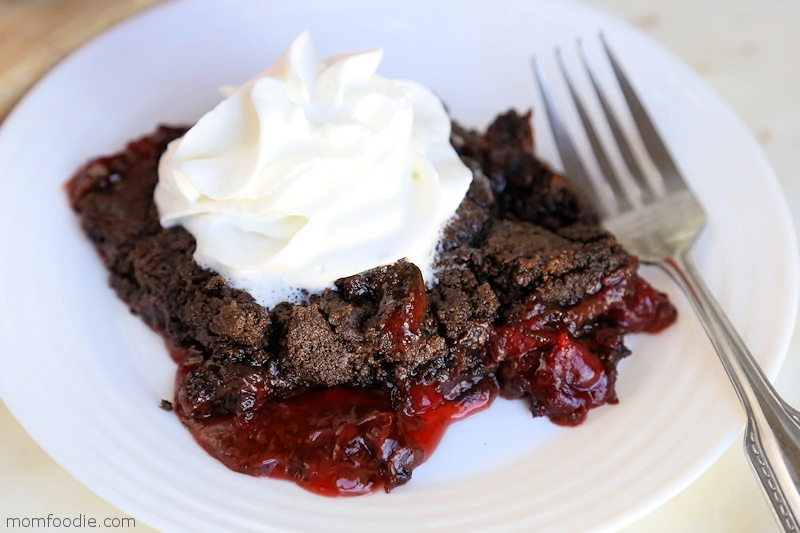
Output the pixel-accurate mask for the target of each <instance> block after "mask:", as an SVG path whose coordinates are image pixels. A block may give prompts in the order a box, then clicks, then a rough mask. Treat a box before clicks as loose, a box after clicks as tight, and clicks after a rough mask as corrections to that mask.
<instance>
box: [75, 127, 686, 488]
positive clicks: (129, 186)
mask: <svg viewBox="0 0 800 533" xmlns="http://www.w3.org/2000/svg"><path fill="white" fill-rule="evenodd" d="M529 119H530V116H529V115H520V114H518V113H516V112H514V111H510V112H508V113H506V114H504V115H502V116H499V117H498V118H497V119H496V120H495V121H494V123H492V124H491V125H490V126H489V127H488V129H487V130H486V131H485V132H484V133H479V132H476V131H471V130H467V129H464V128H462V127H460V126H458V125H457V124H454V125H453V129H452V135H451V143H452V145H453V147H454V148H455V149H456V151H457V153H458V155H459V156H460V157H461V159H462V161H463V162H464V163H465V164H466V165H467V166H468V167H469V169H471V171H472V173H473V179H472V184H471V186H470V188H469V191H468V193H467V195H466V197H465V198H464V200H463V201H462V203H461V205H460V206H459V208H458V210H457V213H456V216H455V218H453V219H452V220H451V222H450V223H449V225H448V226H447V227H446V229H445V231H444V233H443V236H442V238H441V242H440V244H439V247H438V251H437V255H436V259H435V264H434V270H435V272H436V281H435V282H434V283H433V284H429V285H428V286H426V284H425V281H424V280H423V278H422V275H421V273H420V270H419V268H417V266H415V265H414V264H412V263H410V262H407V261H398V262H396V263H393V264H389V265H386V266H381V267H378V268H374V269H372V270H368V271H365V272H362V273H360V274H357V275H354V276H350V277H346V278H342V279H339V280H337V281H336V283H335V287H334V288H330V289H326V290H324V291H322V292H321V293H319V294H312V295H310V296H308V298H307V299H306V300H305V301H303V302H300V303H288V302H283V303H280V304H278V305H276V306H274V307H272V308H265V307H263V306H261V305H259V304H258V303H257V302H256V301H255V299H254V298H253V297H252V296H251V295H250V294H248V293H247V292H244V291H242V290H239V289H236V288H234V287H232V286H231V285H230V284H229V283H227V282H226V281H225V279H223V278H222V277H221V276H220V275H218V274H217V273H215V272H214V271H211V270H209V269H205V268H202V267H200V266H199V265H198V264H197V263H196V262H195V261H194V259H193V253H194V250H195V239H194V238H193V236H192V235H191V234H190V233H189V232H187V231H186V230H185V229H184V228H183V227H181V226H174V227H170V228H164V227H162V225H161V224H160V222H159V215H158V212H157V209H156V206H155V205H154V201H153V189H154V187H155V186H156V183H157V181H158V173H157V167H158V163H159V158H160V156H161V154H162V153H163V152H164V151H165V149H166V147H167V144H168V143H169V142H170V141H172V140H173V139H175V138H178V137H180V136H181V135H183V134H184V133H185V131H186V130H185V129H183V128H168V127H161V128H159V129H158V130H157V131H156V132H155V133H153V134H152V135H150V136H147V137H144V138H142V139H139V140H136V141H134V142H132V143H130V144H129V145H128V146H127V148H126V149H125V150H124V151H123V152H121V153H118V154H116V155H112V156H109V157H104V158H100V159H97V160H95V161H92V162H90V163H88V164H87V165H85V166H84V167H83V168H82V169H80V170H79V171H78V172H77V174H76V175H75V176H74V177H73V178H72V179H71V180H70V181H69V182H68V184H67V191H68V194H69V200H70V202H71V205H72V207H73V209H74V210H75V211H76V213H78V215H79V217H80V220H81V223H82V226H83V229H84V230H85V232H86V234H87V235H88V237H89V238H90V239H91V241H92V242H93V243H94V245H95V247H96V249H97V251H98V252H99V255H100V257H101V259H102V260H103V262H104V263H105V265H106V266H107V267H108V270H109V272H110V283H111V285H112V287H113V288H114V290H115V291H116V292H117V294H118V295H119V297H120V298H121V299H122V300H124V301H125V302H127V304H128V305H129V307H130V309H131V310H132V311H133V312H134V313H135V314H137V315H139V316H140V317H141V318H142V319H143V320H144V321H145V322H147V324H148V325H149V326H150V327H151V328H153V329H154V330H155V331H157V332H158V333H159V334H160V335H162V336H163V338H164V339H165V341H166V343H167V345H168V347H169V350H170V352H171V354H172V356H173V358H174V359H175V361H176V362H177V363H178V371H177V376H176V382H175V383H176V386H175V397H174V400H173V405H174V410H175V412H176V413H177V415H178V417H179V418H180V420H181V422H182V423H183V424H184V425H185V426H186V427H187V428H188V429H189V430H190V431H191V432H192V434H193V435H194V437H195V439H196V440H197V442H198V443H199V444H200V445H201V446H202V447H203V448H204V449H205V450H207V451H208V453H210V454H211V455H212V456H214V457H215V458H217V459H219V460H220V461H222V462H223V463H224V464H225V465H227V466H228V467H229V468H231V469H233V470H236V471H240V472H244V473H248V474H252V475H259V476H272V477H278V478H286V479H291V480H293V481H294V482H296V483H298V484H299V485H301V486H303V487H305V488H307V489H309V490H312V491H315V492H317V493H321V494H326V495H348V494H363V493H368V492H372V491H374V490H376V489H378V488H381V487H383V488H384V489H385V490H386V491H389V490H391V489H393V488H394V487H396V486H398V485H401V484H404V483H406V482H407V481H408V480H409V479H410V477H411V473H412V470H413V469H414V468H415V467H417V466H418V465H419V464H420V463H422V462H423V461H424V460H425V459H426V458H427V457H428V456H429V455H430V453H431V452H432V451H433V449H434V447H435V446H436V443H437V442H438V440H439V438H440V437H441V435H442V433H443V431H444V429H445V427H446V426H447V425H448V424H449V423H450V422H452V421H454V420H457V419H459V418H462V417H464V416H467V415H468V414H470V413H472V412H475V411H477V410H480V409H483V408H485V407H487V406H488V405H489V404H490V403H491V402H492V400H493V399H494V398H495V397H496V396H497V395H498V394H499V395H501V396H503V397H506V398H520V399H522V400H524V401H526V402H527V403H528V405H529V406H530V410H531V412H532V413H533V415H534V416H537V417H539V416H547V417H549V418H550V420H552V421H553V422H555V423H557V424H563V425H576V424H579V423H580V422H581V421H583V420H584V418H585V417H586V416H587V412H588V411H589V410H590V409H592V408H595V407H598V406H600V405H603V404H606V403H616V402H617V397H616V394H615V392H614V384H615V381H616V377H617V363H618V361H619V360H620V359H622V358H623V357H625V356H627V355H628V354H629V351H628V349H627V348H626V347H625V345H624V344H623V336H624V335H625V334H626V333H630V332H642V331H644V332H657V331H659V330H661V329H663V328H665V327H667V326H669V325H670V324H671V323H672V322H673V321H674V320H675V309H674V308H673V307H672V305H671V304H670V303H669V302H668V300H667V298H666V296H665V295H664V294H662V293H659V292H657V291H655V290H653V289H652V288H651V287H650V286H649V285H648V284H647V283H646V282H645V281H644V280H642V279H641V278H639V277H638V275H637V260H636V258H635V257H632V256H630V255H629V254H628V253H626V252H625V250H623V249H622V248H621V247H620V245H619V244H618V243H617V242H616V240H615V239H614V237H613V236H612V235H610V234H609V233H607V232H606V231H604V230H603V229H602V228H601V227H600V226H599V225H598V218H597V215H596V213H595V211H594V210H593V208H592V206H591V205H590V203H589V202H588V201H587V199H586V198H585V197H584V196H583V195H582V194H581V193H580V192H579V191H577V190H576V189H575V188H574V187H573V186H572V185H571V184H570V183H569V182H568V181H567V180H566V179H565V178H564V177H563V176H561V175H560V174H558V173H556V172H554V171H553V170H551V169H550V168H549V167H548V166H547V165H546V164H544V163H543V162H541V161H540V160H538V159H537V158H536V157H535V156H534V154H533V138H532V132H531V128H530V120H529Z"/></svg>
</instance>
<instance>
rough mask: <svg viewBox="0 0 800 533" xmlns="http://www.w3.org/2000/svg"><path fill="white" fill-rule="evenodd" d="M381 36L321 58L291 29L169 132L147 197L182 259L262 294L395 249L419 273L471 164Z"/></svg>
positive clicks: (261, 297) (385, 260)
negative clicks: (176, 234) (381, 68)
mask: <svg viewBox="0 0 800 533" xmlns="http://www.w3.org/2000/svg"><path fill="white" fill-rule="evenodd" d="M382 56H383V51H382V50H381V49H373V50H367V51H364V52H357V53H349V54H341V55H336V56H332V57H329V58H327V59H324V60H323V59H320V58H319V57H318V56H317V54H316V52H315V51H314V48H313V46H312V43H311V39H310V37H309V35H308V33H306V32H304V33H302V34H301V35H300V36H298V37H297V38H296V39H295V41H294V42H293V43H292V44H291V46H290V48H289V50H288V51H287V52H286V54H285V55H284V56H283V57H282V58H281V59H279V60H278V61H277V62H276V63H275V64H274V65H273V66H272V67H270V68H269V69H267V70H266V71H265V72H264V73H262V74H261V75H259V76H257V77H255V78H253V79H251V80H250V81H248V82H247V83H245V84H244V85H243V86H241V87H239V88H236V89H227V90H226V91H225V92H226V93H227V98H226V99H225V100H224V101H222V102H221V103H220V104H219V105H217V106H216V107H215V108H214V109H213V110H212V111H210V112H209V113H208V114H206V115H205V116H203V117H202V118H201V119H200V120H199V121H198V122H197V124H196V125H195V126H194V127H193V128H191V129H190V130H189V131H188V132H187V133H186V135H185V136H184V137H183V138H181V139H178V140H176V141H174V142H173V143H172V144H170V146H169V148H168V150H167V152H166V153H165V155H164V156H163V157H162V159H161V162H160V165H159V184H158V186H157V187H156V192H155V202H156V205H157V207H158V210H159V214H160V217H161V223H162V225H164V226H165V227H169V226H172V225H178V224H180V225H182V226H184V227H185V228H186V229H187V230H188V231H189V232H190V233H191V234H192V235H193V236H194V237H195V239H196V241H197V249H196V252H195V260H196V261H197V262H198V263H199V264H200V265H202V266H205V267H208V268H211V269H213V270H216V271H217V272H219V273H220V274H221V275H222V276H223V277H225V278H227V279H228V281H229V282H230V283H231V284H233V285H234V286H236V287H238V288H241V289H244V290H247V291H248V292H250V293H251V294H253V296H254V297H255V298H256V299H257V300H258V301H259V303H261V304H262V305H265V306H272V305H274V304H275V303H277V302H279V301H281V300H284V299H288V300H293V299H296V297H297V295H298V294H299V292H300V290H305V291H308V292H317V291H320V290H322V289H324V288H326V287H329V286H331V285H332V284H333V282H334V281H335V280H336V279H338V278H341V277H345V276H350V275H353V274H357V273H359V272H362V271H364V270H367V269H370V268H374V267H377V266H381V265H384V264H389V263H392V262H394V261H397V260H399V259H402V258H406V259H408V260H409V261H411V262H413V263H415V264H416V265H417V266H418V267H420V269H421V270H422V272H423V275H424V276H425V278H426V280H427V281H430V280H431V263H432V261H433V256H434V252H435V248H436V244H437V242H438V240H439V237H440V234H441V231H442V228H443V227H444V225H445V224H446V223H447V221H448V220H449V219H450V218H452V216H453V214H454V213H455V210H456V208H457V207H458V205H459V203H460V202H461V200H462V199H463V197H464V195H465V193H466V191H467V189H468V187H469V184H470V180H471V178H472V175H471V172H470V171H469V169H468V168H466V166H465V165H464V164H463V163H462V162H461V160H460V159H459V157H458V155H457V154H456V153H455V151H454V149H453V148H452V146H451V145H450V119H449V117H448V116H447V113H446V111H445V110H444V106H443V105H442V103H441V102H440V101H439V99H438V98H437V97H436V96H434V94H433V93H432V92H431V91H430V90H428V89H426V88H425V87H423V86H421V85H419V84H417V83H414V82H411V81H397V80H389V79H386V78H383V77H381V76H379V75H377V74H375V71H376V69H377V68H378V64H379V63H380V61H381V58H382Z"/></svg>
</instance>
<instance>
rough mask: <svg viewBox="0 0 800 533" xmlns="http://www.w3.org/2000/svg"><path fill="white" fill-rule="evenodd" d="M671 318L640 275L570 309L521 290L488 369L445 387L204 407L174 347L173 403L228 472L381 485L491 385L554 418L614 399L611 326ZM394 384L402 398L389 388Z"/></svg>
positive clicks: (186, 355) (347, 485)
mask: <svg viewBox="0 0 800 533" xmlns="http://www.w3.org/2000/svg"><path fill="white" fill-rule="evenodd" d="M423 294H424V293H423ZM393 301H394V300H393ZM397 302H399V303H398V305H389V306H387V309H395V311H392V312H389V313H388V314H387V316H389V317H391V318H392V319H393V320H390V321H388V322H387V329H389V330H391V331H392V332H393V333H394V334H395V335H393V337H394V340H395V344H396V345H397V346H398V347H400V346H402V343H401V342H400V340H399V339H400V337H401V335H400V334H399V332H400V331H401V330H405V331H406V333H409V334H410V333H411V332H412V331H413V330H414V329H415V326H416V325H415V324H414V323H413V320H412V323H411V324H408V321H406V320H402V321H401V320H399V319H398V317H399V316H400V313H398V312H396V310H397V309H398V308H404V309H405V310H406V311H408V314H409V315H412V316H417V315H418V313H417V312H412V309H414V308H415V305H414V303H415V301H414V298H413V297H412V298H410V299H405V300H403V299H399V300H397ZM416 303H419V302H416ZM598 313H602V314H600V315H599V316H598ZM394 319H396V320H394ZM674 319H675V312H674V309H673V308H672V307H671V305H670V304H669V303H668V301H667V299H666V296H665V295H664V294H662V293H659V292H657V291H655V290H653V289H652V287H650V286H649V285H648V284H647V283H646V282H644V281H642V280H638V281H637V282H636V285H635V287H634V290H633V291H632V292H631V293H630V294H626V291H625V290H624V287H620V286H614V285H612V286H610V287H607V288H606V289H603V291H601V292H600V293H598V294H596V295H594V296H593V297H590V298H587V299H586V300H585V301H584V302H582V303H581V304H578V305H577V306H573V307H570V308H559V307H557V306H552V305H546V304H542V303H539V302H536V301H535V300H533V299H532V300H531V301H529V302H528V305H527V306H526V307H525V309H524V311H522V312H520V313H519V314H517V315H516V316H513V317H511V318H510V319H509V320H508V321H507V322H506V323H505V324H504V325H502V326H499V327H496V328H495V332H494V342H493V344H492V356H493V358H494V359H495V360H496V361H498V363H499V364H498V367H497V373H496V376H487V377H484V378H483V379H479V380H477V381H476V382H475V383H473V384H472V385H471V386H469V387H468V388H467V389H466V390H463V392H461V393H460V394H458V395H457V396H456V397H455V398H446V397H445V394H443V393H442V391H441V390H440V388H441V387H440V386H439V385H437V384H421V383H404V384H402V387H395V388H394V389H386V390H373V389H362V388H347V387H332V388H326V389H314V390H308V391H305V392H301V393H299V394H297V395H295V396H292V397H289V398H284V399H278V398H276V399H271V400H268V401H266V402H264V403H262V404H260V405H258V406H257V407H256V408H253V409H249V410H243V411H240V412H237V413H235V414H223V415H211V416H207V417H205V418H198V417H197V414H198V413H192V412H191V410H190V409H188V408H183V405H182V403H181V397H180V384H181V380H182V378H183V377H184V376H185V375H186V374H187V373H188V372H191V371H192V369H193V368H194V367H195V366H196V363H195V362H194V361H196V359H197V358H196V357H193V356H192V353H191V351H188V352H187V351H186V350H176V349H173V350H172V352H173V357H174V358H175V360H176V361H178V362H179V363H181V366H180V369H179V372H178V378H177V385H178V391H179V392H178V394H177V398H176V405H177V413H178V416H179V418H180V419H181V421H182V422H183V423H184V424H185V425H186V426H187V427H188V428H189V430H190V431H191V433H192V435H193V436H194V438H195V439H196V440H197V442H198V443H199V444H200V445H201V446H202V447H203V448H204V449H205V450H206V451H207V452H208V453H209V454H210V455H211V456H213V457H215V458H217V459H218V460H219V461H221V462H222V463H223V464H225V465H226V466H227V467H228V468H230V469H232V470H234V471H237V472H242V473H245V474H250V475H255V476H268V477H273V478H278V479H286V480H291V481H294V482H295V483H297V484H298V485H299V486H301V487H303V488H305V489H307V490H309V491H312V492H314V493H317V494H321V495H325V496H356V495H362V494H367V493H371V492H374V491H376V490H378V489H380V488H383V489H384V490H386V491H387V492H388V491H390V490H392V489H393V488H395V487H397V486H399V485H402V484H404V483H406V482H407V481H408V480H409V479H410V478H411V472H412V471H413V470H414V468H416V467H417V466H419V465H420V464H421V463H422V462H423V461H425V460H426V459H427V458H428V457H430V455H431V454H432V453H433V451H434V449H435V448H436V446H437V444H438V443H439V441H440V440H441V438H442V435H443V434H444V431H445V429H446V428H447V426H448V425H450V424H451V423H453V422H455V421H457V420H460V419H463V418H465V417H467V416H469V415H471V414H473V413H475V412H478V411H480V410H482V409H484V408H486V407H488V406H489V405H490V404H491V403H492V401H493V400H494V398H495V397H496V395H497V393H498V391H499V392H500V393H501V394H502V395H503V396H506V397H509V398H527V399H528V401H529V403H530V406H531V411H532V413H533V414H534V415H535V416H547V417H549V418H550V419H551V420H552V421H553V422H555V423H558V424H563V425H576V424H579V423H580V422H581V421H583V420H584V418H585V417H586V414H587V412H588V411H589V409H591V408H594V407H597V406H600V405H603V404H605V403H616V396H615V395H614V392H613V391H614V388H613V381H614V378H615V375H616V371H615V366H616V362H617V360H618V359H619V357H621V356H624V355H627V352H626V351H625V349H624V346H623V345H622V336H623V335H624V334H625V333H626V332H629V331H649V332H655V331H659V330H661V329H663V328H664V327H666V326H668V325H669V324H670V323H672V322H673V321H674ZM399 324H401V325H399ZM401 391H402V392H401ZM393 393H394V394H396V395H397V394H399V395H401V396H402V399H401V400H400V401H397V398H392V394H393ZM393 400H394V401H393ZM398 404H399V405H402V407H401V408H396V406H397V405H398ZM193 415H194V416H193Z"/></svg>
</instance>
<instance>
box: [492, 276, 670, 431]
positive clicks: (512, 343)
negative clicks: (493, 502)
mask: <svg viewBox="0 0 800 533" xmlns="http://www.w3.org/2000/svg"><path fill="white" fill-rule="evenodd" d="M676 316H677V315H676V311H675V308H674V307H673V306H672V305H671V304H670V303H669V301H668V300H667V296H666V295H665V294H663V293H660V292H658V291H656V290H654V289H653V288H652V287H651V286H650V285H649V284H648V283H647V282H645V281H643V280H641V279H637V280H636V282H635V284H634V287H633V290H631V291H628V290H627V287H626V286H625V284H624V283H619V284H611V285H608V286H607V287H605V288H604V289H602V290H601V291H599V292H598V293H596V294H594V295H592V296H590V297H587V298H585V299H584V300H583V301H582V302H581V303H579V304H578V305H575V306H573V307H568V308H561V307H558V306H554V305H550V304H545V303H541V302H537V301H535V300H531V301H529V302H528V303H527V305H526V306H525V309H524V310H523V311H522V312H520V313H518V314H517V315H516V316H513V317H511V318H510V319H509V320H508V321H507V322H506V324H504V325H502V326H500V327H498V328H496V331H495V337H494V343H493V349H492V351H493V354H492V355H493V357H494V358H495V360H496V361H498V362H499V366H498V381H499V382H500V387H501V394H502V395H503V396H505V397H508V398H527V399H528V401H529V403H530V407H531V411H532V412H533V414H534V415H535V416H547V417H549V418H550V419H551V420H552V421H553V422H555V423H556V424H560V425H567V426H574V425H577V424H580V423H581V422H583V420H584V419H585V418H586V415H587V413H588V411H589V410H590V409H593V408H595V407H599V406H600V405H603V404H605V403H617V397H616V394H615V392H614V386H613V381H614V379H615V378H616V363H617V360H618V359H619V358H620V357H622V356H623V353H622V352H621V351H620V348H622V349H623V350H625V349H624V347H623V345H622V341H623V336H624V335H625V334H626V333H633V332H649V333H656V332H658V331H661V330H663V329H664V328H666V327H667V326H669V325H670V324H672V323H673V322H674V321H675V319H676ZM626 353H627V350H625V354H626Z"/></svg>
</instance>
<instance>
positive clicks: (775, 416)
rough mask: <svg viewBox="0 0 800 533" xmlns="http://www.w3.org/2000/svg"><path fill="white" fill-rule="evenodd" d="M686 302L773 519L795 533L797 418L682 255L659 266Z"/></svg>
mask: <svg viewBox="0 0 800 533" xmlns="http://www.w3.org/2000/svg"><path fill="white" fill-rule="evenodd" d="M659 266H661V267H662V268H663V269H664V270H665V271H666V272H667V273H668V274H669V275H670V276H671V277H672V278H673V279H674V280H675V281H676V282H677V283H678V285H680V287H681V289H683V291H684V292H685V293H686V296H687V297H688V298H689V300H690V302H691V304H692V306H693V307H694V310H695V311H696V313H697V316H698V317H699V319H700V322H701V323H702V324H703V327H704V328H705V330H706V333H707V334H708V337H709V339H711V342H712V344H713V345H714V348H715V349H716V351H717V354H718V355H719V357H720V359H721V360H722V364H723V365H724V367H725V371H726V372H727V373H728V377H730V380H731V383H732V384H733V386H734V388H735V389H736V394H737V395H738V396H739V400H740V401H741V402H742V405H743V406H744V409H745V412H746V415H747V428H746V430H745V440H744V447H745V453H746V454H747V457H748V458H749V459H750V463H751V465H752V466H753V469H754V470H755V474H756V476H757V477H758V479H759V480H760V481H761V486H762V488H763V490H764V494H765V496H766V497H767V500H768V501H769V503H770V505H771V507H772V511H773V513H774V515H775V518H776V519H777V520H778V522H779V523H780V525H781V527H782V528H783V530H784V531H785V532H794V533H798V531H800V530H799V529H798V527H799V526H798V519H800V413H798V411H796V410H794V409H793V408H792V407H791V406H789V405H788V404H787V403H786V402H785V401H784V400H783V399H782V398H781V397H780V396H779V395H778V393H777V392H776V391H775V389H774V388H773V387H772V385H771V384H770V382H769V380H767V378H766V376H764V373H763V372H762V371H761V369H760V368H759V366H758V363H756V362H755V360H754V359H753V356H752V354H751V353H750V351H749V350H748V349H747V346H745V344H744V341H742V339H741V337H739V335H738V333H736V330H735V329H734V328H733V326H732V325H731V323H730V321H729V320H728V318H727V317H726V316H725V313H724V312H723V311H722V309H721V308H720V306H719V304H718V303H717V301H716V300H715V299H714V297H713V296H712V295H711V292H710V291H709V290H708V287H707V286H706V284H705V283H704V282H703V281H702V279H701V277H700V276H699V274H698V273H697V270H696V268H695V267H694V264H693V262H692V260H691V257H690V256H689V251H688V249H687V250H684V251H682V252H680V253H677V254H676V255H674V256H671V257H666V258H664V259H663V260H662V261H660V262H659Z"/></svg>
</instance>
